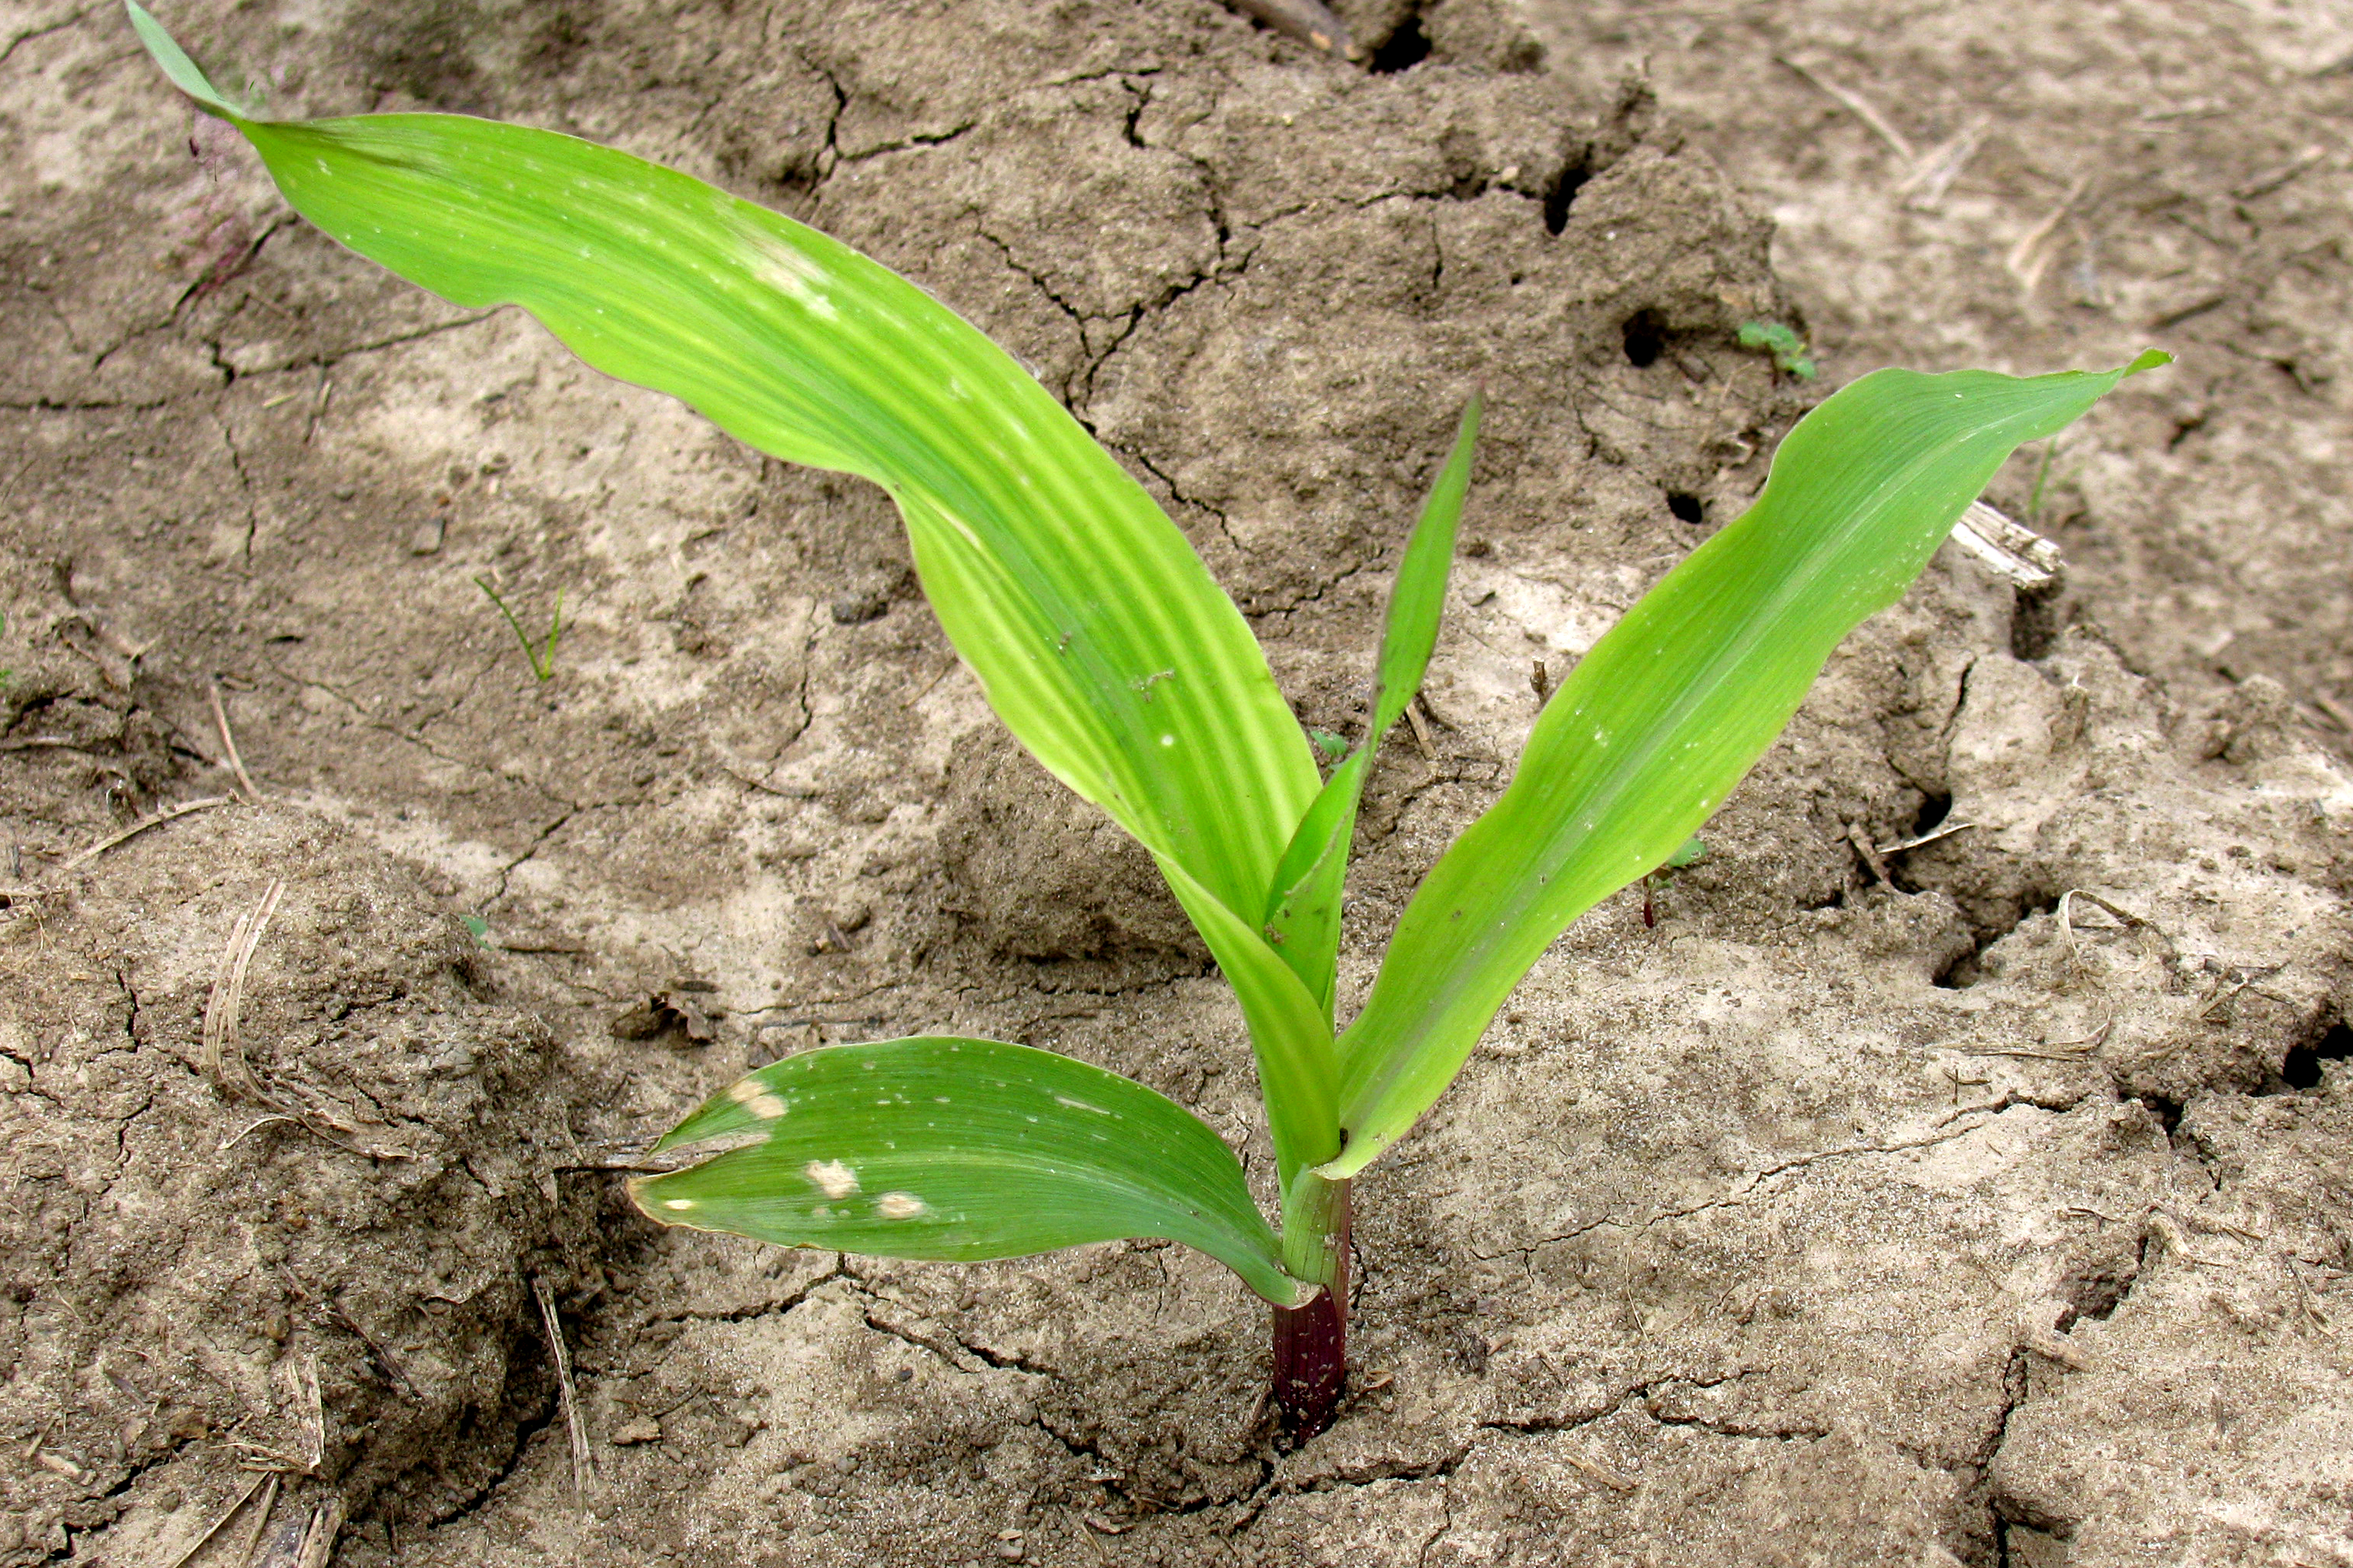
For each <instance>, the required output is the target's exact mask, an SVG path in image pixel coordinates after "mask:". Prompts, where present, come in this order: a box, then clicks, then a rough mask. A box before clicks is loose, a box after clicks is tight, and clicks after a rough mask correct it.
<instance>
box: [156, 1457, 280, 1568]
mask: <svg viewBox="0 0 2353 1568" xmlns="http://www.w3.org/2000/svg"><path fill="white" fill-rule="evenodd" d="M276 1479H278V1475H277V1472H276V1471H274V1470H273V1471H271V1472H270V1473H269V1474H268V1475H262V1476H256V1477H254V1478H253V1479H251V1480H249V1481H248V1482H247V1483H246V1484H245V1489H244V1490H243V1491H241V1492H239V1493H237V1500H236V1501H235V1502H232V1503H230V1504H229V1505H228V1507H227V1509H226V1510H223V1512H222V1514H221V1516H220V1517H219V1518H218V1519H216V1520H215V1521H212V1523H211V1524H210V1525H208V1526H207V1527H206V1530H205V1532H204V1533H203V1534H202V1535H199V1536H197V1537H196V1538H195V1541H193V1542H190V1543H189V1545H188V1549H187V1550H186V1551H185V1552H181V1553H180V1554H179V1555H178V1556H177V1557H174V1558H173V1559H172V1561H171V1562H170V1563H167V1564H165V1568H187V1564H188V1563H189V1561H190V1560H191V1559H193V1558H194V1557H195V1554H196V1553H197V1552H202V1551H203V1550H204V1549H205V1548H206V1547H207V1546H210V1545H211V1544H212V1542H213V1537H214V1536H216V1535H218V1534H219V1533H220V1532H221V1531H222V1530H224V1529H225V1528H227V1524H228V1521H230V1520H233V1519H235V1518H236V1517H237V1515H238V1514H239V1513H241V1512H243V1511H244V1510H245V1505H246V1504H247V1503H249V1502H251V1501H252V1500H253V1494H254V1493H256V1492H258V1491H259V1490H260V1489H262V1488H263V1487H265V1486H268V1485H269V1483H270V1482H272V1481H274V1480H276ZM270 1495H271V1498H272V1500H275V1499H276V1496H277V1494H276V1493H275V1492H272V1493H271V1494H270ZM250 1550H251V1549H250V1548H248V1552H249V1551H250Z"/></svg>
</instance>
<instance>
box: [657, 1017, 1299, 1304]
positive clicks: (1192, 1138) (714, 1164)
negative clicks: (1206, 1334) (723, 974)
mask: <svg viewBox="0 0 2353 1568" xmlns="http://www.w3.org/2000/svg"><path fill="white" fill-rule="evenodd" d="M705 1142H727V1143H729V1144H732V1145H733V1147H730V1148H728V1149H727V1151H726V1152H723V1153H721V1154H718V1155H716V1156H715V1157H714V1158H712V1159H709V1160H706V1161H704V1162H703V1163H701V1164H699V1165H694V1166H691V1167H690V1168H688V1169H686V1170H683V1171H677V1172H673V1173H670V1174H668V1175H661V1176H644V1177H639V1178H638V1179H636V1180H634V1181H632V1182H631V1183H630V1184H629V1195H630V1196H631V1197H632V1198H633V1199H635V1200H636V1202H637V1205H638V1207H639V1208H641V1209H643V1210H644V1211H645V1212H646V1213H647V1214H648V1215H650V1216H652V1217H653V1218H655V1219H658V1220H659V1221H661V1222H662V1223H663V1224H664V1225H681V1226H692V1227H693V1228H695V1229H698V1230H717V1231H728V1232H732V1233H733V1234H734V1235H737V1236H748V1237H754V1238H756V1239H758V1240H761V1241H772V1242H777V1243H781V1244H782V1245H784V1246H787V1247H826V1248H830V1249H834V1250H839V1251H843V1252H857V1253H863V1254H866V1255H868V1256H871V1257H875V1258H933V1259H944V1260H948V1261H953V1262H961V1263H973V1262H979V1261H981V1260H984V1259H987V1258H1018V1257H1024V1256H1027V1255H1029V1254H1030V1253H1037V1252H1051V1251H1054V1250H1055V1249H1057V1248H1060V1247H1081V1246H1084V1245H1085V1244H1087V1243H1089V1242H1097V1241H1117V1240H1121V1239H1123V1238H1124V1237H1146V1236H1149V1237H1166V1238H1167V1239H1168V1240H1170V1241H1181V1242H1183V1243H1184V1244H1185V1245H1187V1247H1198V1248H1199V1249H1200V1250H1201V1251H1203V1252H1206V1253H1208V1255H1209V1256H1210V1257H1212V1258H1217V1259H1218V1260H1219V1262H1221V1263H1223V1264H1225V1265H1226V1266H1227V1267H1228V1268H1231V1269H1232V1270H1233V1271H1234V1272H1235V1273H1236V1274H1239V1275H1240V1276H1241V1278H1242V1280H1243V1282H1244V1283H1245V1284H1247V1285H1249V1286H1250V1289H1253V1290H1255V1291H1257V1292H1258V1293H1259V1294H1260V1295H1261V1296H1263V1297H1265V1298H1266V1299H1267V1300H1270V1301H1272V1302H1274V1303H1276V1304H1277V1305H1279V1306H1297V1305H1300V1304H1301V1303H1302V1302H1303V1301H1304V1300H1307V1299H1308V1298H1309V1297H1312V1296H1313V1295H1314V1287H1313V1286H1308V1285H1303V1284H1302V1283H1301V1282H1300V1281H1299V1280H1296V1279H1293V1278H1291V1277H1290V1276H1289V1275H1287V1274H1285V1273H1284V1272H1283V1271H1282V1262H1281V1256H1280V1252H1279V1249H1278V1248H1277V1247H1276V1244H1275V1239H1274V1233H1273V1231H1272V1230H1271V1229H1270V1228H1269V1227H1268V1226H1267V1223H1266V1219H1265V1217H1264V1216H1263V1215H1261V1214H1260V1213H1259V1211H1258V1207H1257V1205H1255V1204H1253V1203H1251V1202H1250V1191H1249V1188H1248V1187H1247V1186H1246V1185H1245V1184H1244V1181H1243V1177H1242V1168H1241V1165H1240V1162H1238V1161H1237V1160H1236V1159H1235V1158H1234V1155H1233V1152H1232V1151H1231V1150H1229V1149H1228V1148H1227V1147H1226V1145H1225V1143H1224V1142H1223V1141H1222V1140H1220V1139H1219V1137H1218V1135H1217V1133H1216V1132H1214V1131H1211V1130H1210V1129H1209V1127H1208V1124H1207V1123H1205V1122H1203V1121H1201V1119H1200V1118H1199V1117H1198V1116H1195V1115H1194V1114H1193V1113H1192V1112H1191V1111H1189V1110H1186V1109H1185V1108H1184V1107H1183V1106H1181V1105H1178V1104H1177V1103H1176V1101H1175V1100H1169V1099H1167V1098H1166V1097H1165V1096H1162V1095H1158V1094H1155V1093H1154V1092H1153V1091H1152V1090H1151V1089H1146V1088H1145V1087H1144V1086H1143V1085H1142V1084H1140V1083H1136V1082H1134V1081H1133V1080H1132V1079H1124V1078H1122V1077H1120V1076H1119V1075H1118V1074H1117V1073H1113V1072H1105V1071H1104V1070H1103V1068H1096V1067H1089V1066H1088V1065H1087V1064H1086V1063H1084V1062H1082V1061H1074V1060H1072V1059H1071V1058H1069V1057H1064V1056H1057V1055H1055V1054H1054V1053H1053V1052H1051V1051H1040V1050H1033V1049H1031V1048H1030V1047H1027V1046H1009V1045H1005V1044H1002V1043H1000V1042H998V1041H996V1040H971V1039H959V1038H955V1037H949V1036H923V1037H918V1038H915V1039H906V1040H882V1041H878V1042H875V1043H872V1044H868V1045H855V1046H831V1047H826V1048H824V1049H822V1050H815V1051H810V1052H807V1054H805V1055H802V1056H797V1057H787V1058H785V1059H784V1060H782V1061H780V1062H774V1063H771V1064H770V1065H769V1066H767V1067H765V1068H761V1069H760V1070H759V1071H757V1072H755V1073H753V1074H751V1075H750V1076H748V1077H746V1078H744V1079H740V1080H739V1081H737V1082H736V1083H734V1084H733V1085H732V1086H730V1087H729V1088H728V1089H725V1090H724V1091H723V1092H722V1093H719V1094H716V1095H713V1096H712V1098H711V1099H710V1100H708V1101H707V1102H706V1103H705V1104H704V1105H703V1106H702V1109H701V1110H697V1111H696V1112H694V1114H693V1115H691V1116H689V1117H688V1118H687V1119H686V1120H685V1121H681V1122H680V1123H679V1124H678V1126H677V1127H675V1128H673V1129H671V1131H670V1133H669V1135H668V1136H666V1137H665V1138H663V1139H662V1141H661V1142H660V1143H659V1144H658V1145H656V1147H657V1148H658V1149H674V1148H680V1147H685V1146H690V1145H693V1144H698V1143H705Z"/></svg>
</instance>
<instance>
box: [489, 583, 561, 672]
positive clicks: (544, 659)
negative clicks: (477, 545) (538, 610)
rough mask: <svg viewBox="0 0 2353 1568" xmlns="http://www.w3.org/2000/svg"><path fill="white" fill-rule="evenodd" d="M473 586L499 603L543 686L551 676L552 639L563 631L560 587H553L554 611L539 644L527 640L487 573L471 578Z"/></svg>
mask: <svg viewBox="0 0 2353 1568" xmlns="http://www.w3.org/2000/svg"><path fill="white" fill-rule="evenodd" d="M474 586H475V587H477V588H480V590H481V591H482V592H483V593H485V594H487V595H490V598H491V604H493V605H497V606H498V607H499V614H501V615H502V616H505V617H506V618H507V626H509V628H510V629H512V631H513V633H514V635H515V641H517V642H519V643H521V644H522V656H523V658H527V659H529V660H531V672H532V674H533V675H534V676H536V677H537V678H538V679H539V682H540V684H541V685H545V684H546V683H547V682H549V681H551V680H553V679H555V639H556V638H557V637H561V636H562V635H563V634H564V590H563V589H561V588H558V589H557V590H556V591H555V613H554V615H553V616H549V617H548V620H547V642H546V644H545V645H544V646H542V645H540V644H537V643H534V642H533V641H532V640H531V634H530V633H529V632H527V631H525V630H523V629H522V622H521V621H519V620H517V619H516V618H515V613H514V612H513V611H512V610H511V609H509V608H508V607H507V602H506V601H505V600H504V599H502V598H501V597H499V591H498V590H497V589H496V588H493V587H492V586H491V580H490V579H489V578H488V577H477V578H475V579H474Z"/></svg>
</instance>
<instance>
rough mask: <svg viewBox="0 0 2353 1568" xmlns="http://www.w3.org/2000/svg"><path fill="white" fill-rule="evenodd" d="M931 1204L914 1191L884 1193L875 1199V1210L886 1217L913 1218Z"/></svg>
mask: <svg viewBox="0 0 2353 1568" xmlns="http://www.w3.org/2000/svg"><path fill="white" fill-rule="evenodd" d="M930 1206H931V1205H929V1204H926V1203H925V1202H923V1199H921V1198H919V1197H917V1196H916V1195H915V1194H913V1193H884V1194H882V1195H881V1197H880V1198H877V1199H876V1200H875V1201H874V1208H875V1212H877V1213H878V1214H880V1215H881V1216H882V1217H883V1218H884V1219H913V1218H914V1217H915V1216H916V1215H919V1214H922V1213H923V1211H924V1210H925V1209H927V1208H929V1207H930Z"/></svg>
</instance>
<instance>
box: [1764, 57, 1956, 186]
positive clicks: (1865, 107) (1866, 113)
mask: <svg viewBox="0 0 2353 1568" xmlns="http://www.w3.org/2000/svg"><path fill="white" fill-rule="evenodd" d="M1776 58H1778V59H1779V60H1780V62H1781V63H1782V64H1783V65H1785V66H1788V68H1790V69H1791V70H1793V71H1796V72H1797V73H1798V74H1799V76H1801V77H1804V78H1805V79H1807V80H1808V81H1809V82H1811V83H1812V84H1813V85H1814V87H1815V88H1816V89H1819V90H1820V91H1821V92H1823V93H1825V94H1827V95H1829V96H1830V97H1831V98H1833V99H1836V100H1838V101H1839V103H1840V104H1841V106H1842V107H1844V109H1845V110H1846V111H1847V112H1848V113H1850V114H1852V115H1853V116H1854V117H1855V118H1856V119H1857V120H1860V121H1862V122H1863V123H1864V124H1865V125H1868V126H1870V127H1871V129H1872V130H1873V131H1874V132H1878V134H1879V139H1880V140H1881V141H1883V142H1886V143H1887V144H1888V145H1889V146H1890V147H1892V148H1894V150H1895V155H1896V156H1897V157H1899V158H1901V159H1903V160H1904V161H1905V163H1911V164H1916V163H1919V162H1920V154H1919V152H1918V151H1917V150H1916V149H1915V148H1914V147H1913V145H1912V143H1911V142H1910V141H1909V140H1907V139H1906V138H1905V134H1904V132H1901V131H1898V130H1896V129H1895V127H1894V126H1893V125H1891V124H1889V123H1888V121H1887V116H1885V115H1883V114H1882V113H1880V112H1879V107H1878V105H1876V104H1874V103H1873V102H1872V101H1871V100H1869V99H1867V98H1865V97H1863V96H1862V94H1861V93H1859V92H1856V91H1854V90H1853V89H1850V88H1843V87H1841V86H1839V84H1838V83H1836V82H1834V81H1832V80H1831V79H1829V78H1828V77H1826V76H1823V75H1822V74H1821V73H1820V72H1819V71H1817V70H1815V69H1814V68H1812V67H1811V66H1808V65H1804V64H1801V63H1799V61H1797V60H1795V59H1792V58H1790V57H1788V55H1781V56H1778V57H1776Z"/></svg>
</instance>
